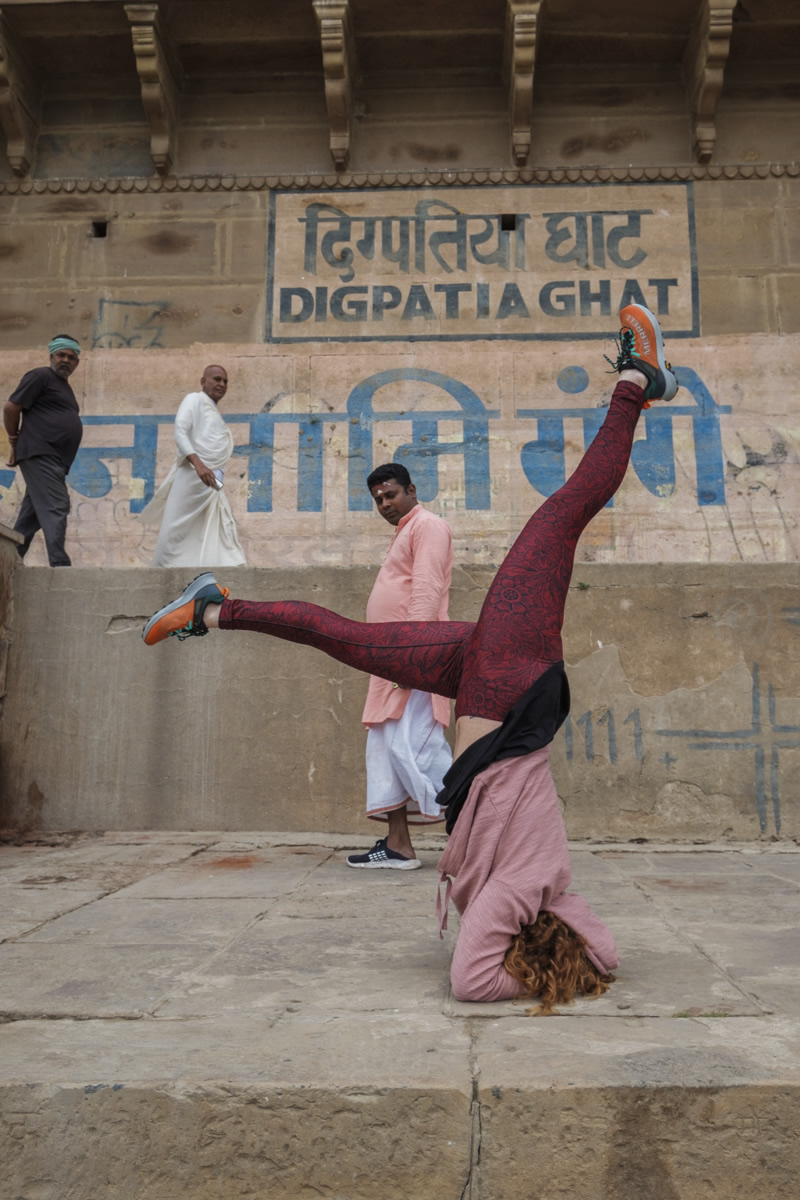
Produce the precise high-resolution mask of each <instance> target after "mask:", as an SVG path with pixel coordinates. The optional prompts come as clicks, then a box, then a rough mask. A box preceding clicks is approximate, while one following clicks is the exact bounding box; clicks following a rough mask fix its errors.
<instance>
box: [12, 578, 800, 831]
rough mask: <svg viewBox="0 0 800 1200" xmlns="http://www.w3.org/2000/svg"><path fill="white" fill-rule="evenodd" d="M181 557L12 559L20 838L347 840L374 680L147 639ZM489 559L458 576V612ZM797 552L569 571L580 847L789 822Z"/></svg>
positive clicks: (295, 593)
mask: <svg viewBox="0 0 800 1200" xmlns="http://www.w3.org/2000/svg"><path fill="white" fill-rule="evenodd" d="M185 574H186V573H185V572H183V573H182V572H174V571H169V570H127V571H125V570H87V569H76V568H72V569H71V570H68V571H65V570H61V571H55V570H50V569H41V570H40V569H36V568H33V569H27V568H22V569H19V570H17V571H16V572H15V573H14V575H13V588H14V592H13V595H14V607H13V612H14V618H13V627H12V628H11V629H10V632H9V660H8V684H7V691H8V694H7V697H6V701H5V708H4V711H3V716H2V724H1V725H0V794H2V796H3V798H4V800H3V808H2V816H1V817H0V820H1V821H2V823H3V824H5V825H6V826H7V827H11V828H15V829H22V830H24V829H44V830H47V829H51V830H52V829H85V830H102V829H113V828H116V829H143V828H146V829H203V828H206V829H207V828H228V829H259V828H261V829H286V830H291V829H294V830H298V831H302V830H306V831H311V830H322V831H327V832H343V833H344V832H353V833H355V832H358V833H359V836H361V837H369V836H370V834H371V833H372V832H374V829H375V826H374V825H373V824H372V823H369V825H368V824H367V822H366V821H365V820H364V817H363V806H364V740H365V735H364V730H363V729H362V727H361V724H360V716H361V709H362V705H363V700H364V695H365V692H366V679H365V678H364V677H363V676H361V675H359V674H358V673H357V672H355V671H353V670H351V669H350V668H347V667H342V666H340V665H339V664H338V663H336V662H334V661H333V660H332V659H329V658H328V657H327V656H325V655H323V654H320V653H319V652H318V651H315V650H313V649H310V648H308V647H302V646H294V645H291V644H287V643H285V642H279V641H276V640H274V639H271V638H265V637H263V636H259V635H258V634H254V633H239V634H231V633H223V632H221V633H219V634H213V635H212V636H210V637H207V638H202V639H192V640H190V641H187V642H185V643H182V644H181V643H177V642H174V641H173V642H170V643H168V644H166V645H163V646H157V647H153V648H147V647H145V646H144V645H143V644H142V641H141V637H140V632H141V628H142V625H143V623H144V621H145V619H146V617H147V616H148V615H149V614H150V613H152V612H153V611H154V610H155V609H156V608H158V607H159V606H160V605H161V604H163V603H164V602H165V601H166V600H168V599H170V598H174V596H175V595H176V594H178V592H179V589H180V587H181V586H183V583H184V582H185V579H184V576H185ZM374 574H375V572H374V570H370V569H367V568H353V569H349V570H340V569H333V568H329V569H327V570H320V569H316V568H313V569H312V568H308V569H303V570H286V571H265V570H255V569H249V568H247V569H245V568H239V569H237V570H235V571H232V572H229V574H228V575H227V576H226V581H227V583H228V584H229V586H230V587H231V588H232V591H233V594H234V595H239V596H245V597H258V598H263V599H281V598H285V597H287V596H290V597H299V598H305V599H308V600H312V601H314V602H315V603H318V604H322V605H324V606H325V607H329V608H332V609H334V610H336V611H338V612H343V613H345V614H360V613H363V611H364V605H365V602H366V597H367V595H368V593H369V590H370V587H371V585H372V581H373V579H374ZM492 575H493V572H492V571H491V570H489V569H487V568H482V569H477V568H471V569H468V570H467V569H460V570H458V571H457V572H456V575H455V580H454V585H453V592H452V605H451V610H452V614H453V616H454V618H455V619H467V620H469V619H474V617H475V616H476V614H477V612H478V609H479V607H480V604H481V602H482V600H483V597H484V595H485V592H486V588H487V586H488V584H489V582H490V581H491V578H492ZM799 587H800V566H798V565H797V564H792V565H771V566H770V565H766V566H747V565H740V566H736V567H730V566H728V567H725V566H707V567H703V566H697V565H684V566H675V565H673V566H661V567H653V566H624V567H620V566H607V565H599V564H586V563H584V564H579V566H578V567H577V568H576V571H575V575H574V580H573V587H572V589H571V591H570V598H569V602H568V606H567V619H566V626H565V657H566V660H567V663H568V667H569V674H570V683H571V687H572V693H573V704H572V713H571V717H570V719H569V721H568V723H567V724H566V725H565V727H564V728H563V730H562V731H561V732H560V733H559V735H558V737H557V739H556V742H555V745H554V753H553V764H554V774H555V776H556V782H557V784H558V786H559V791H560V794H561V796H562V799H563V801H564V805H565V810H566V820H567V827H568V829H569V832H570V835H571V836H572V837H576V838H583V837H589V838H610V839H628V838H637V837H638V838H650V839H655V840H663V839H665V838H666V839H675V840H679V841H680V840H682V841H691V840H694V839H699V840H703V841H709V840H715V839H719V838H731V839H734V840H736V839H738V840H741V839H748V838H752V839H758V838H759V837H767V838H772V837H787V836H788V837H794V836H797V835H798V834H800V817H799V814H800V803H799V802H798V797H797V794H796V789H791V788H789V787H788V786H787V783H786V780H787V779H789V778H790V777H791V775H792V774H793V773H794V770H795V769H800V638H799V637H798V636H797V627H796V621H797V612H798V608H797V595H798V589H799Z"/></svg>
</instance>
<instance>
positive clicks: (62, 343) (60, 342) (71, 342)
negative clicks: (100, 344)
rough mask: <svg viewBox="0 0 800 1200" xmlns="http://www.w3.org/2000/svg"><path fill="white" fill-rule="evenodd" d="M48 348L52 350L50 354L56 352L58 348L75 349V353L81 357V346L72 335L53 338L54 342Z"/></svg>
mask: <svg viewBox="0 0 800 1200" xmlns="http://www.w3.org/2000/svg"><path fill="white" fill-rule="evenodd" d="M47 349H48V351H49V352H50V354H55V352H56V350H74V351H75V353H76V354H77V355H78V358H80V356H81V348H80V346H79V345H78V343H77V342H76V341H75V338H71V337H57V338H53V340H52V342H51V343H50V345H49V346H48V347H47Z"/></svg>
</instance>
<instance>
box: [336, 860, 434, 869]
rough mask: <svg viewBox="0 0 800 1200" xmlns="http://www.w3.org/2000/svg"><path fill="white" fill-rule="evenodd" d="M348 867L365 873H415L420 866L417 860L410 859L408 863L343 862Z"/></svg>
mask: <svg viewBox="0 0 800 1200" xmlns="http://www.w3.org/2000/svg"><path fill="white" fill-rule="evenodd" d="M345 861H346V862H347V865H348V867H354V868H355V869H356V870H359V869H366V870H367V871H376V870H377V871H385V870H389V871H417V870H419V868H420V867H421V866H422V863H421V862H420V860H419V859H418V858H411V859H409V860H408V862H391V861H387V862H365V863H354V862H350V859H349V858H348V859H346V860H345Z"/></svg>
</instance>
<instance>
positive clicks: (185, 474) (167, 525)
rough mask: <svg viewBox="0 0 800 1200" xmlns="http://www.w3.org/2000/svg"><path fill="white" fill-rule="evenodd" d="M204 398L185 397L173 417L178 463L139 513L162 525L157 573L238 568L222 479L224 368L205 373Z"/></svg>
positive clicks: (228, 440)
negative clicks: (160, 569) (171, 569)
mask: <svg viewBox="0 0 800 1200" xmlns="http://www.w3.org/2000/svg"><path fill="white" fill-rule="evenodd" d="M200 387H201V388H202V391H200V392H190V393H189V395H188V396H184V398H183V400H182V401H181V403H180V406H179V408H178V411H177V413H176V415H175V445H176V447H177V457H176V459H175V462H174V463H173V466H172V469H171V470H170V473H169V475H168V476H167V478H166V479H165V480H164V482H163V483H162V485H161V487H160V488H159V489H158V491H157V492H156V494H155V496H154V497H153V499H152V500H151V501H150V503H149V504H148V505H147V507H146V508H145V509H144V511H143V512H142V513H141V519H142V520H143V521H145V522H148V523H155V522H156V521H158V520H160V521H161V530H160V532H159V535H158V541H157V542H156V548H155V552H154V553H153V566H154V567H223V566H225V567H238V566H244V564H245V562H246V559H245V556H244V551H243V550H242V547H241V546H240V545H239V538H238V535H237V533H236V522H235V521H234V519H233V513H232V512H231V506H230V504H229V502H228V497H227V496H226V495H225V490H224V487H223V479H224V475H225V465H226V463H227V462H228V459H229V458H230V457H231V455H232V454H233V435H232V434H231V431H230V429H229V428H228V426H227V425H226V424H225V422H224V421H223V419H222V416H221V415H220V412H219V408H218V405H219V402H220V400H222V398H223V396H224V395H225V393H226V391H227V390H228V374H227V371H226V370H225V368H224V367H220V366H210V367H206V369H205V371H204V372H203V377H202V379H201V380H200Z"/></svg>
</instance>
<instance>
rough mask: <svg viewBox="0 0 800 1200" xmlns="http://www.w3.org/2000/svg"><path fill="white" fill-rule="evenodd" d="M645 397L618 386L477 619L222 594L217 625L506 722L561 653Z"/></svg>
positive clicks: (631, 387)
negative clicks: (573, 588)
mask: <svg viewBox="0 0 800 1200" xmlns="http://www.w3.org/2000/svg"><path fill="white" fill-rule="evenodd" d="M643 403H644V393H643V391H642V389H641V388H639V387H637V386H636V385H635V384H632V383H627V382H625V383H618V384H617V386H616V388H615V389H614V394H613V396H612V398H611V405H610V407H609V410H608V415H607V416H606V419H605V421H604V422H603V425H602V427H601V429H600V431H599V433H598V434H597V437H596V438H595V439H594V441H593V442H592V444H591V446H590V447H589V449H588V450H587V451H586V453H585V454H584V456H583V458H582V459H581V462H580V464H579V466H578V467H577V469H576V471H575V472H574V473H573V474H572V475H571V476H570V478H569V479H568V480H567V481H566V483H565V484H564V485H563V487H561V488H559V490H558V491H557V492H554V493H553V495H552V496H550V498H549V499H547V500H545V502H544V503H543V504H542V505H541V506H540V507H539V508H538V509H537V510H536V512H535V513H534V514H533V516H532V517H531V518H530V520H529V521H528V523H527V525H526V526H525V528H524V529H523V530H522V532H521V533H520V535H519V537H518V538H517V540H516V541H515V543H514V545H513V546H512V547H511V549H510V550H509V552H508V554H507V555H506V558H505V561H504V562H503V564H502V566H501V567H500V569H499V571H498V572H497V574H496V576H495V578H494V580H493V582H492V585H491V587H490V588H489V591H488V592H487V594H486V598H485V600H484V602H483V607H482V608H481V611H480V615H479V617H478V620H477V622H476V623H475V624H474V625H473V624H471V623H469V622H464V621H430V622H429V621H401V622H387V623H386V624H368V623H366V622H364V621H350V620H348V619H347V618H346V617H340V616H338V615H337V614H336V613H333V612H330V611H329V610H328V609H325V608H320V607H319V606H318V605H316V604H305V603H302V602H300V601H276V602H273V603H264V604H258V603H253V602H251V601H249V600H225V601H224V603H223V605H222V608H221V610H220V620H219V625H220V629H250V630H253V631H254V632H256V633H268V634H270V635H271V636H272V637H278V638H283V639H284V640H285V641H288V642H301V643H303V644H304V645H307V646H316V647H317V648H318V649H319V650H324V651H325V653H326V654H329V655H330V656H331V657H332V658H335V659H337V660H338V661H339V662H343V663H346V664H347V665H348V666H350V667H355V668H356V669H357V670H359V671H366V672H367V673H368V674H370V675H379V676H381V677H382V678H383V679H389V680H391V681H392V682H393V683H397V684H399V685H400V686H401V687H404V688H416V689H417V690H418V691H422V692H436V693H438V694H439V695H442V696H450V697H452V698H455V701H456V717H462V716H471V717H487V718H489V719H491V720H495V721H502V720H503V718H504V717H505V716H506V713H507V712H508V711H509V709H510V708H511V707H512V706H513V705H514V704H515V703H516V702H517V700H519V698H520V697H521V696H522V695H523V694H524V693H525V692H526V691H527V690H528V688H529V687H531V686H532V685H533V684H534V683H535V682H536V680H537V679H538V678H539V676H540V675H542V674H543V673H544V672H545V671H546V670H547V668H548V667H549V666H551V665H552V664H553V663H554V662H558V661H559V660H560V659H561V658H562V656H563V654H562V648H561V626H562V623H563V620H564V605H565V603H566V599H567V591H568V589H569V583H570V578H571V576H572V565H573V561H574V558H575V547H576V546H577V544H578V538H579V537H580V535H581V533H582V532H583V530H584V529H585V528H586V526H587V525H588V523H589V521H590V520H591V519H592V517H593V516H595V514H596V513H598V512H599V511H600V509H601V508H603V506H604V505H605V504H606V503H607V502H608V501H609V500H610V499H611V497H612V496H613V495H614V493H615V492H616V490H617V488H618V487H619V485H620V484H621V483H622V479H623V476H624V475H625V471H626V469H627V466H628V460H629V458H630V453H631V446H632V444H633V433H634V430H635V428H636V422H637V420H638V419H639V413H640V412H641V408H642V404H643Z"/></svg>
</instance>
